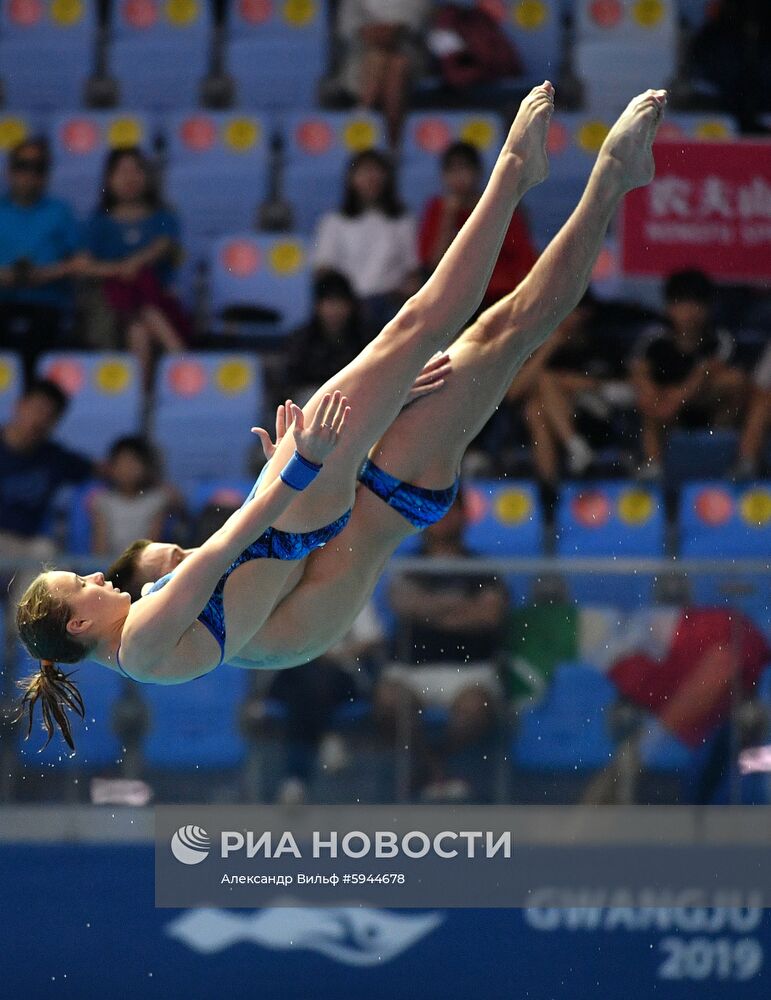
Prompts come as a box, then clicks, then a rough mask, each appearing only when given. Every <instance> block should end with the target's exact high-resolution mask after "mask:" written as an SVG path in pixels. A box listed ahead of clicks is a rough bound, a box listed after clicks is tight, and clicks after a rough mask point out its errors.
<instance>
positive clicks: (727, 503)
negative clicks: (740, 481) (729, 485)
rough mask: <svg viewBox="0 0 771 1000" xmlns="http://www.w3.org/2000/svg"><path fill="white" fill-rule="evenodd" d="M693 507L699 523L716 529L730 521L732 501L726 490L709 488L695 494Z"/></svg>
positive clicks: (732, 509)
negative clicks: (701, 522)
mask: <svg viewBox="0 0 771 1000" xmlns="http://www.w3.org/2000/svg"><path fill="white" fill-rule="evenodd" d="M694 507H695V510H696V516H697V517H698V519H699V520H700V521H703V522H704V524H707V525H709V526H710V527H712V528H716V527H719V526H720V525H721V524H725V523H726V522H727V521H729V520H730V519H731V515H732V514H733V512H734V500H733V497H732V496H731V494H730V493H729V492H728V491H727V490H723V489H720V488H719V487H709V488H708V489H704V490H701V491H700V492H699V493H698V494H697V496H696V499H695V501H694Z"/></svg>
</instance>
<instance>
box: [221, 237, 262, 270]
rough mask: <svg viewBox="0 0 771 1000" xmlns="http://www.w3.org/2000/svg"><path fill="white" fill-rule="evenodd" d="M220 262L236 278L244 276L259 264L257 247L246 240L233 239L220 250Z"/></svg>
mask: <svg viewBox="0 0 771 1000" xmlns="http://www.w3.org/2000/svg"><path fill="white" fill-rule="evenodd" d="M222 263H223V264H224V265H225V267H226V268H227V270H228V271H230V272H231V274H233V275H234V276H235V277H236V278H246V277H248V276H249V275H250V274H254V273H255V271H256V270H257V269H258V268H259V266H260V251H259V248H258V247H256V246H255V245H254V243H249V242H248V241H247V240H233V241H232V242H230V243H228V244H227V246H226V247H225V248H224V249H223V251H222Z"/></svg>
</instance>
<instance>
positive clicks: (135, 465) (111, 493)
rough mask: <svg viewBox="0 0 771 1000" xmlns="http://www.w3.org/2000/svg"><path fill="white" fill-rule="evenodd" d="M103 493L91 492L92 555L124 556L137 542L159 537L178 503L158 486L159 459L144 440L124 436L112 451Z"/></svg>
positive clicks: (173, 492)
mask: <svg viewBox="0 0 771 1000" xmlns="http://www.w3.org/2000/svg"><path fill="white" fill-rule="evenodd" d="M105 473H106V479H107V489H106V490H104V491H100V492H98V493H96V494H95V496H94V497H93V501H92V508H91V524H92V535H91V551H92V552H95V553H99V554H100V555H104V554H106V553H112V552H122V551H123V549H125V548H127V547H128V546H129V545H131V543H132V542H133V541H134V540H135V539H137V538H156V539H162V538H165V537H166V535H167V531H166V530H165V529H166V522H167V519H168V517H169V514H170V513H171V512H172V511H173V510H175V509H176V508H178V507H179V506H180V504H181V501H180V499H179V496H178V494H177V492H176V490H174V489H173V488H172V487H170V486H168V485H166V484H162V483H161V482H160V481H159V480H160V476H159V469H158V457H157V455H156V453H155V450H154V449H153V447H152V446H151V445H150V444H149V443H148V442H147V441H146V440H145V439H144V438H142V437H123V438H120V439H119V440H117V441H115V443H114V444H113V445H112V447H111V448H110V452H109V455H108V458H107V463H106V469H105Z"/></svg>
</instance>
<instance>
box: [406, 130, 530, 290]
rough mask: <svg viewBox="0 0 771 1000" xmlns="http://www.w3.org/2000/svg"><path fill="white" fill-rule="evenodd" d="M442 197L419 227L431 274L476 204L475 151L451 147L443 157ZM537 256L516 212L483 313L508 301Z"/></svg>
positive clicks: (478, 173) (478, 172) (478, 169)
mask: <svg viewBox="0 0 771 1000" xmlns="http://www.w3.org/2000/svg"><path fill="white" fill-rule="evenodd" d="M442 180H443V182H444V193H443V194H441V195H438V196H437V197H435V198H431V200H430V201H429V202H428V203H427V204H426V207H425V208H424V210H423V218H422V219H421V224H420V234H419V239H418V252H419V255H420V261H421V264H422V265H423V267H425V268H426V269H427V270H428V271H433V270H434V268H435V267H436V265H437V264H438V263H439V261H440V260H441V259H442V257H443V255H444V252H445V250H447V248H448V247H449V245H450V244H451V243H452V241H453V240H454V239H455V236H456V234H457V233H458V231H459V230H460V228H461V226H462V225H463V224H464V222H465V221H466V219H467V218H468V217H469V215H471V212H472V210H473V208H474V206H475V205H476V203H477V201H478V200H479V196H480V194H481V191H482V158H481V157H480V155H479V150H478V149H477V148H476V146H472V145H471V144H470V143H468V142H455V143H453V144H452V145H451V146H449V147H448V149H447V150H446V151H445V153H444V155H443V156H442ZM536 257H537V254H536V251H535V248H534V247H533V243H532V240H531V239H530V232H529V230H528V225H527V220H526V218H525V215H524V213H523V212H522V211H521V210H520V209H517V211H516V212H515V213H514V216H513V218H512V220H511V225H510V226H509V230H508V232H507V233H506V238H505V239H504V241H503V246H502V247H501V253H500V256H499V257H498V263H497V264H496V265H495V270H494V271H493V274H492V277H491V279H490V284H489V286H488V288H487V293H486V294H485V299H484V302H483V303H482V308H487V306H490V305H492V304H493V303H495V302H497V301H498V300H499V299H501V298H503V296H504V295H507V294H508V293H509V292H510V291H511V290H512V289H513V288H514V287H515V286H516V285H517V284H519V282H520V281H521V280H522V279H523V278H524V277H525V275H526V274H527V273H528V272H529V271H530V268H531V267H532V266H533V264H534V263H535V260H536Z"/></svg>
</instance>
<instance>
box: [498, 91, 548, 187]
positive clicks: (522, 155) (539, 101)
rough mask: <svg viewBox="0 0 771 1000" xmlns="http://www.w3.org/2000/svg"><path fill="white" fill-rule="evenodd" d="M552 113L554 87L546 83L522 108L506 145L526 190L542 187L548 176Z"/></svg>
mask: <svg viewBox="0 0 771 1000" xmlns="http://www.w3.org/2000/svg"><path fill="white" fill-rule="evenodd" d="M553 112H554V87H553V86H552V85H551V83H549V81H548V80H544V82H543V83H541V84H539V85H538V86H537V87H533V89H532V90H531V91H530V93H529V94H528V95H527V97H526V98H525V99H524V100H523V101H522V103H521V104H520V106H519V111H518V112H517V117H516V118H515V119H514V122H513V123H512V126H511V128H510V129H509V134H508V137H507V139H506V142H505V143H504V145H503V151H504V153H508V154H509V155H510V156H511V157H512V159H513V160H514V161H515V162H516V165H517V167H518V169H519V171H520V172H521V180H522V184H523V186H524V188H525V189H527V188H531V187H533V186H534V185H536V184H540V183H541V181H543V180H545V179H546V176H547V174H548V173H549V161H548V159H547V156H546V136H547V133H548V131H549V122H550V121H551V116H552V114H553Z"/></svg>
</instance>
